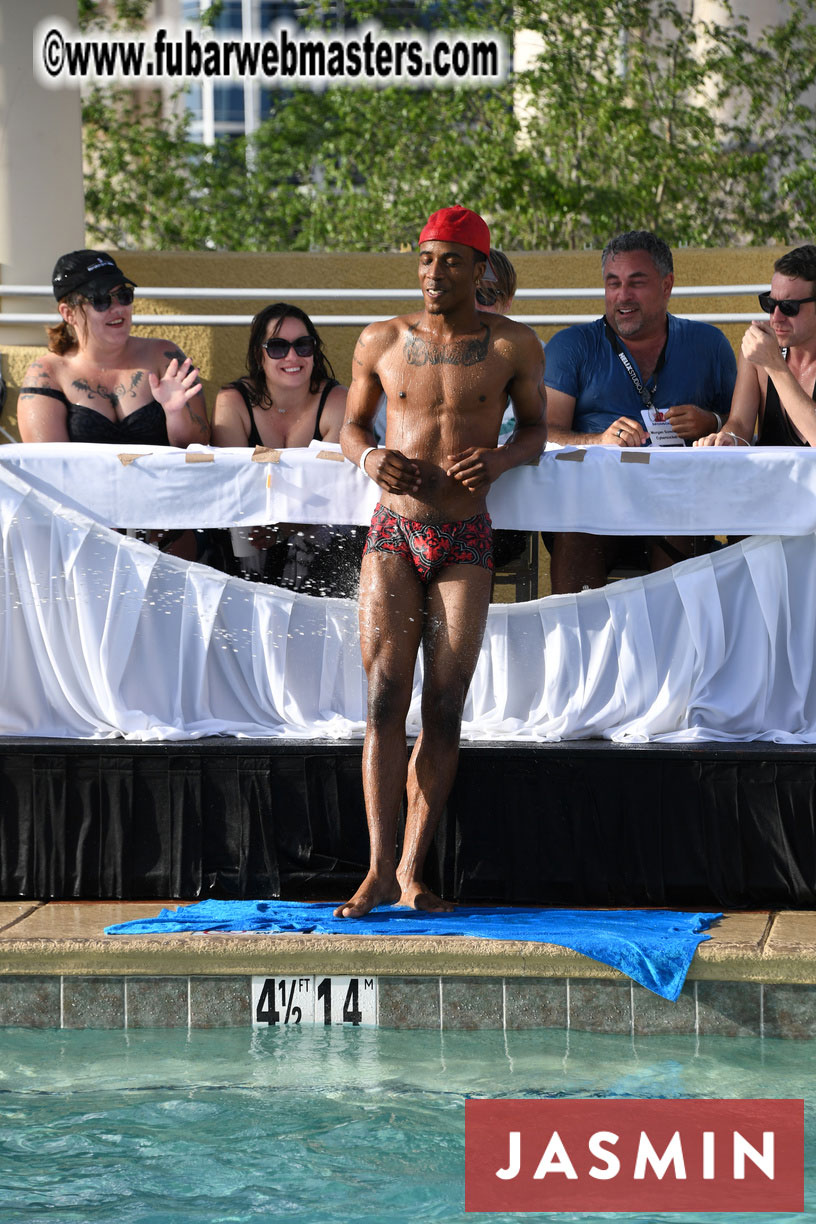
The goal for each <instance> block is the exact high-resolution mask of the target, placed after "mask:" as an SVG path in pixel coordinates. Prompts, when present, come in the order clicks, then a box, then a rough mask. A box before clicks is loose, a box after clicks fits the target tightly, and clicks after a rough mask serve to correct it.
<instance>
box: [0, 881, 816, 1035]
mask: <svg viewBox="0 0 816 1224" xmlns="http://www.w3.org/2000/svg"><path fill="white" fill-rule="evenodd" d="M178 904H179V902H174V901H168V902H165V903H162V902H160V901H149V902H133V901H127V902H107V901H91V902H89V901H81V902H80V901H78V902H71V901H53V902H36V901H32V902H26V901H20V902H17V901H7V902H0V1025H34V1026H38V1027H64V1028H82V1027H91V1028H93V1027H99V1028H110V1027H145V1026H148V1025H155V1024H160V1025H166V1026H177V1025H189V1026H190V1027H213V1026H222V1025H227V1024H250V1023H251V1022H252V1015H251V998H250V987H251V981H252V978H253V977H256V978H257V977H264V978H278V979H279V978H283V977H285V978H288V979H292V978H303V977H304V976H307V977H308V976H312V975H319V976H321V977H325V976H331V977H337V978H343V977H346V978H347V977H359V978H361V979H362V978H366V979H376V982H377V984H378V1018H379V1023H380V1024H387V1025H390V1026H393V1027H409V1028H418V1027H434V1028H435V1027H450V1028H533V1027H573V1028H581V1029H589V1030H593V1031H608V1032H695V1033H698V1034H699V1033H706V1032H718V1033H724V1034H726V1035H734V1036H738V1035H761V1036H779V1037H794V1038H800V1039H805V1038H816V912H813V911H788V910H786V911H770V912H769V911H757V912H733V913H727V914H726V915H725V916H724V918H723V919H722V921H721V922H719V923H718V924H717V925H716V926H714V927H713V928H712V929H711V931H710V935H711V938H710V939H709V940H707V941H704V942H703V943H701V944H700V947H699V949H698V950H697V953H696V955H695V957H694V960H693V962H692V965H691V968H690V971H689V974H688V978H687V980H686V984H685V986H684V988H683V992H682V994H681V996H680V998H679V999H678V1000H677V1001H676V1002H675V1003H671V1002H669V1001H667V1000H665V999H662V998H660V997H658V996H657V995H654V994H652V993H651V992H650V991H648V990H645V989H644V988H643V987H641V986H638V985H636V984H635V983H633V982H631V981H630V979H629V978H627V977H625V976H624V975H623V974H621V973H619V972H618V971H617V970H614V969H611V968H609V967H608V966H606V965H602V964H600V963H598V962H597V961H593V960H591V959H589V958H587V957H585V956H582V955H580V954H579V953H575V952H571V951H568V950H566V949H564V948H560V947H557V946H555V945H552V944H530V943H522V942H516V941H512V942H510V941H507V942H504V941H497V940H485V939H477V938H473V939H469V938H463V937H461V936H456V937H450V936H448V937H440V938H438V939H434V938H430V937H425V936H412V937H401V938H400V937H389V938H387V939H385V938H381V937H377V936H370V935H355V934H354V933H353V929H351V925H350V930H349V934H348V935H331V936H327V935H299V934H276V935H264V934H257V933H247V934H232V933H230V934H215V933H214V934H192V935H190V934H184V935H182V934H168V935H164V936H153V935H134V936H107V935H105V933H104V928H105V927H106V926H109V925H112V924H114V923H120V922H128V921H131V920H134V919H137V918H147V917H152V916H154V915H156V914H157V913H158V912H159V910H160V909H162V908H163V907H165V906H167V907H174V906H176V905H178Z"/></svg>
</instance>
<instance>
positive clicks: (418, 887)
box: [397, 880, 456, 914]
mask: <svg viewBox="0 0 816 1224" xmlns="http://www.w3.org/2000/svg"><path fill="white" fill-rule="evenodd" d="M397 905H407V906H408V907H409V909H415V910H425V911H427V912H428V913H429V914H449V913H450V912H451V910H455V909H456V906H455V905H454V904H453V902H452V901H443V900H442V898H441V897H437V895H436V893H433V892H431V890H430V888H426V887H425V885H424V884H423V883H422V881H421V880H406V881H405V884H404V885H403V886H402V890H401V892H400V896H399V901H398V902H397Z"/></svg>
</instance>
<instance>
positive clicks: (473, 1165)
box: [465, 1100, 804, 1211]
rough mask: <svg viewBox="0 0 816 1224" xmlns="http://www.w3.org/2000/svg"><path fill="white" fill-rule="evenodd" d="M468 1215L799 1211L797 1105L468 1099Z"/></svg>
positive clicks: (800, 1111) (800, 1106)
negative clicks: (537, 1212)
mask: <svg viewBox="0 0 816 1224" xmlns="http://www.w3.org/2000/svg"><path fill="white" fill-rule="evenodd" d="M465 1133H466V1151H465V1162H466V1166H465V1167H466V1173H465V1206H466V1209H467V1210H468V1211H587V1210H593V1209H594V1210H603V1211H736V1210H743V1211H802V1210H803V1209H804V1102H803V1101H800V1100H766V1101H762V1100H749V1101H723V1100H701V1101H697V1100H672V1101H667V1100H648V1101H647V1100H623V1101H621V1100H589V1101H530V1100H525V1101H468V1102H467V1103H466V1107H465Z"/></svg>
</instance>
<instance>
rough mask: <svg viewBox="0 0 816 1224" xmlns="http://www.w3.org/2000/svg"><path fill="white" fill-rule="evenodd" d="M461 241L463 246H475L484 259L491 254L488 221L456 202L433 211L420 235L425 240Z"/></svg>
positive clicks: (421, 241) (421, 239)
mask: <svg viewBox="0 0 816 1224" xmlns="http://www.w3.org/2000/svg"><path fill="white" fill-rule="evenodd" d="M434 240H438V241H440V242H459V243H461V245H462V246H469V247H473V250H474V251H476V253H477V254H478V255H481V257H482V259H487V257H488V255H489V254H490V230H489V229H488V228H487V222H486V221H483V220H482V218H481V217H480V216H479V214H478V213H475V212H473V211H472V210H471V209H470V208H463V207H462V205H461V204H454V205H453V207H452V208H440V209H439V210H438V211H437V212H435V213H431V215H430V217H429V218H428V222H427V224H426V225H425V227H424V228H423V230H422V233H421V234H420V235H419V241H420V244H421V243H423V242H433V241H434Z"/></svg>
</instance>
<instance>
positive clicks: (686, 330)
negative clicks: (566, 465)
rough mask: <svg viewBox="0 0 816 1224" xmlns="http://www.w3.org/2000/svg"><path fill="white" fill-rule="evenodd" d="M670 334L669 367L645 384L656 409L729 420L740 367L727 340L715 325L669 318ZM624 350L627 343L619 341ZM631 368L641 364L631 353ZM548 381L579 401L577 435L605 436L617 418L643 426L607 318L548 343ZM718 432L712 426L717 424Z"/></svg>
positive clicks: (636, 397) (575, 422) (579, 325)
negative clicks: (687, 408)
mask: <svg viewBox="0 0 816 1224" xmlns="http://www.w3.org/2000/svg"><path fill="white" fill-rule="evenodd" d="M667 319H668V325H669V332H668V339H667V342H666V354H665V364H664V365H663V368H662V369H661V370H660V371H659V372H658V374H657V387H656V389H655V379H654V378H651V379H650V380H649V382H648V383H647V384H646V386H647V388H648V389H649V391H650V392H651V393H652V400H653V401H654V405H655V407H656V408H658V409H661V410H665V409H667V408H672V407H673V406H674V405H675V404H696V405H697V406H698V408H706V409H709V410H710V411H712V412H718V413H719V414H720V416H721V417H727V416H728V413H729V411H730V410H731V395H732V393H733V391H734V382H735V380H736V377H737V363H736V359H735V357H734V351H733V349H732V348H731V345H730V344H729V342H728V340H726V338H725V336H724V335H723V333H722V332H721V331H720V330H719V328H717V327H713V326H712V325H711V324H710V323H697V322H693V321H692V320H690V319H678V318H677V317H676V315H671V314H670V315H667ZM618 341H619V343H620V344H621V346H622V347H623V348H626V345H625V343H624V341H623V340H621V339H620V337H619V338H618ZM626 354H627V356H628V357H629V359H630V361H631V362H632V365H633V366H634V368H635V369H636V370H637V372H638V375H639V374H640V370H638V365H637V362H636V361H635V359H634V357H632V354H631V353H630V352H629V350H628V349H626ZM544 382H545V383H546V385H547V386H548V387H552V388H553V389H554V390H555V391H563V392H564V394H565V395H571V396H573V397H574V399H575V416H574V418H573V422H572V428H573V429H574V430H575V432H576V433H590V434H599V433H603V431H604V430H605V429H607V428H608V427H609V426H610V425H611V424H612V422H613V421H616V420H617V419H618V417H622V416H625V417H630V418H631V419H632V420H635V421H637V422H638V424H639V425H642V424H643V417H642V416H641V412H642V409H643V404H642V402H641V399H640V396H639V395H638V393H637V390H636V389H635V385H634V383H633V382H632V380H631V378H630V377H629V374H628V373H627V372H626V369H625V368H624V365H623V363H622V362H621V359H620V357H618V355H617V353H616V352H615V350H614V348H613V347H612V345H611V344H610V342H609V340H608V338H607V336H606V328H605V326H604V320H603V319H602V318H601V319H596V320H594V322H592V323H577V324H575V325H574V326H573V327H567V328H565V329H564V330H563V331H560V332H557V333H556V334H555V335H554V336H553V338H552V340H550V341H548V343H547V365H546V369H545V372H544ZM712 429H713V424H712Z"/></svg>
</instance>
